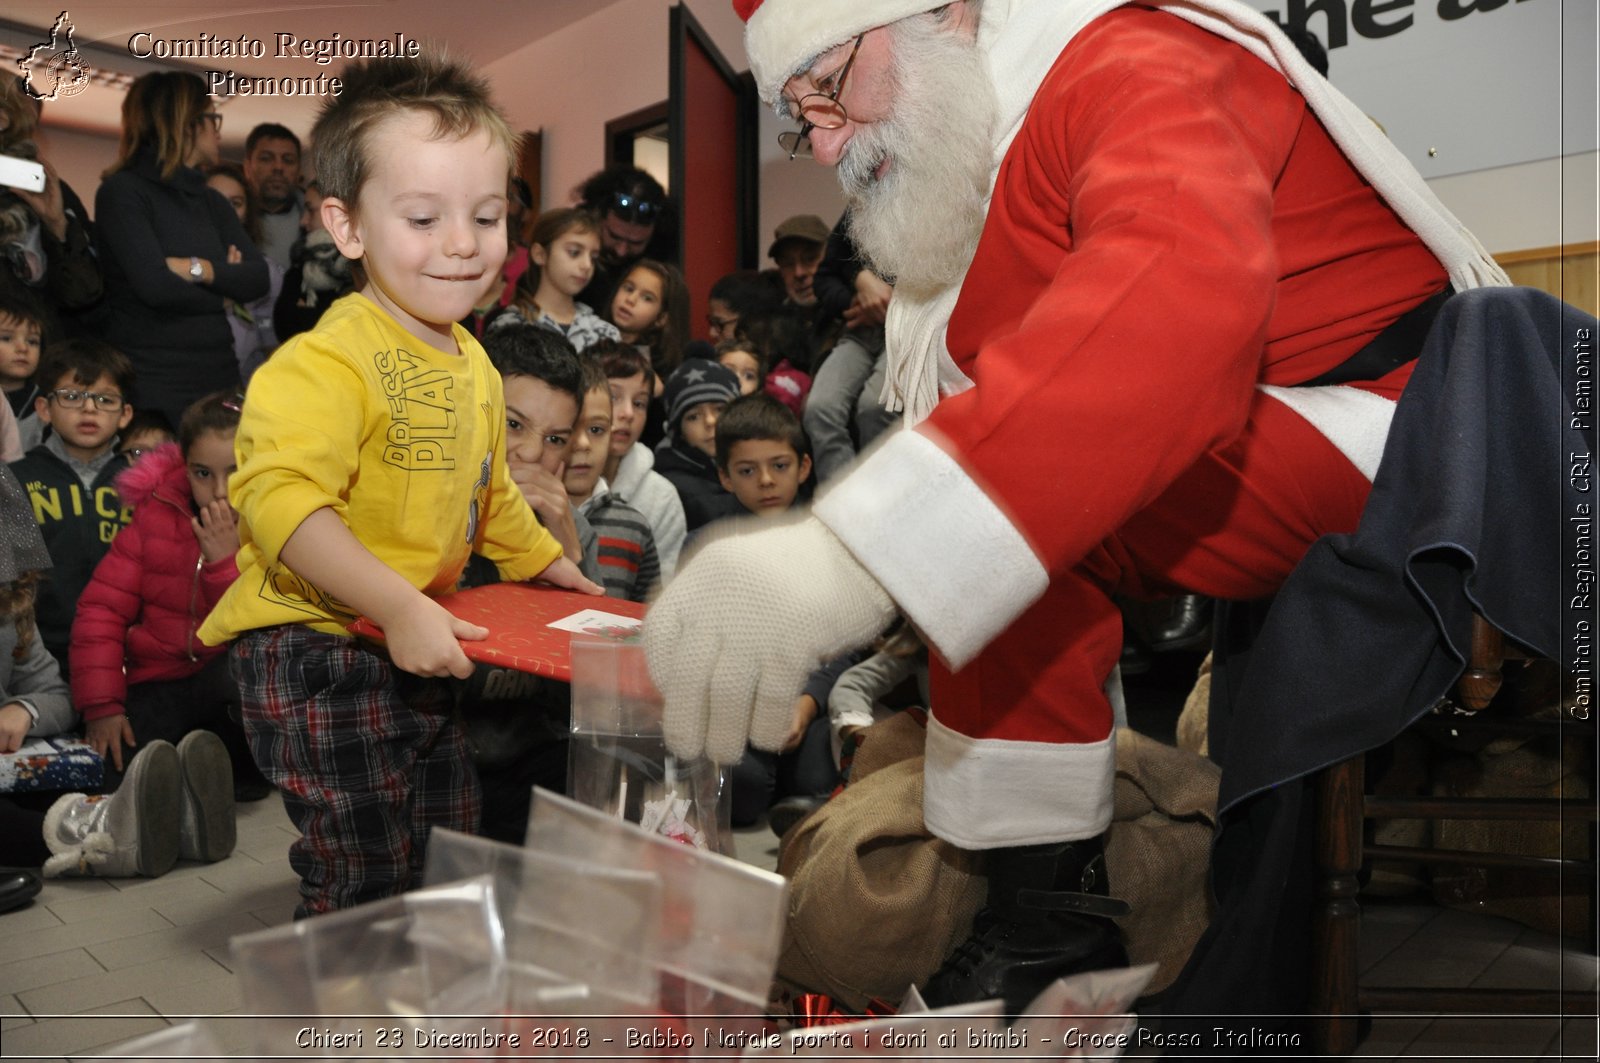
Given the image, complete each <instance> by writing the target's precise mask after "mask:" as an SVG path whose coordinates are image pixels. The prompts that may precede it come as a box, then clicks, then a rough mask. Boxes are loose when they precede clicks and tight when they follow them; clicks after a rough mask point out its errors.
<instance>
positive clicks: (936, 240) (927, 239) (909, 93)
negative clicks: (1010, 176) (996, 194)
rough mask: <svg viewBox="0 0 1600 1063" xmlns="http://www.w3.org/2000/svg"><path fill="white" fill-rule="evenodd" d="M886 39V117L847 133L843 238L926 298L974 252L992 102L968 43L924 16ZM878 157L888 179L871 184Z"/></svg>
mask: <svg viewBox="0 0 1600 1063" xmlns="http://www.w3.org/2000/svg"><path fill="white" fill-rule="evenodd" d="M891 32H892V33H893V35H894V36H893V38H892V41H893V48H894V61H895V66H894V71H895V101H894V107H893V117H892V118H886V119H883V120H881V121H877V122H873V123H871V124H870V125H864V126H862V127H860V128H859V129H858V130H857V131H856V132H855V134H854V136H852V137H851V139H850V143H849V145H848V146H847V147H846V149H845V153H844V157H843V158H842V159H840V161H839V183H840V185H842V186H843V188H844V192H845V195H846V197H848V199H849V202H850V235H851V237H852V238H853V239H854V240H855V243H856V246H857V248H858V249H859V250H860V251H861V253H862V254H863V255H864V256H865V257H866V259H867V261H868V262H869V263H870V264H871V266H872V269H873V271H874V272H875V273H878V274H879V275H880V276H883V277H884V278H885V279H887V280H890V281H891V282H892V283H893V284H894V285H895V287H896V289H897V290H898V291H901V292H903V293H905V294H907V295H913V296H918V297H926V296H929V295H931V294H933V293H935V292H938V291H940V290H942V289H944V288H947V287H949V286H950V285H952V284H955V283H957V282H958V281H959V280H960V279H961V278H962V276H963V275H964V273H965V272H966V269H967V265H968V264H969V263H970V262H971V261H972V254H973V252H974V251H975V250H976V249H977V246H978V237H979V235H980V234H981V233H982V231H983V220H984V215H985V213H986V208H987V201H988V196H989V178H990V173H991V170H992V164H991V158H992V154H993V150H994V149H993V144H992V140H991V138H992V136H993V128H994V125H995V123H996V121H997V113H998V110H999V104H998V102H997V100H996V97H995V91H994V86H993V85H992V84H991V83H990V81H989V76H988V73H987V72H986V70H985V69H984V65H983V61H982V59H981V58H980V57H979V54H978V50H977V46H976V44H975V42H973V41H972V40H971V39H969V38H965V37H961V36H958V35H956V34H954V33H951V32H950V31H949V30H948V29H947V28H946V27H944V26H943V25H942V24H941V23H940V22H939V21H938V20H937V19H936V18H935V17H933V16H929V15H914V16H912V17H910V18H906V19H902V20H901V21H899V22H897V23H895V24H894V25H893V27H892V30H891ZM885 159H888V160H890V162H889V169H888V172H887V173H885V174H884V175H883V177H882V178H877V177H874V176H873V175H874V172H875V171H876V169H877V167H878V166H879V164H880V163H882V162H883V161H884V160H885Z"/></svg>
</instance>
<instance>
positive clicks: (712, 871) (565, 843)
mask: <svg viewBox="0 0 1600 1063" xmlns="http://www.w3.org/2000/svg"><path fill="white" fill-rule="evenodd" d="M527 847H528V848H529V849H532V850H536V851H539V852H542V853H546V854H551V855H559V856H563V857H567V858H572V859H577V860H582V861H588V862H592V863H596V864H602V865H605V866H607V867H612V868H617V869H622V870H632V871H647V872H649V873H651V874H654V875H656V876H659V878H660V880H661V883H662V890H663V892H662V903H663V908H662V921H661V925H660V940H659V951H658V953H657V955H656V957H655V958H654V960H653V961H652V962H653V963H654V964H655V966H656V967H657V969H658V971H659V975H660V980H661V982H660V986H661V988H660V997H659V1000H660V1004H661V1009H660V1010H661V1011H662V1012H663V1013H665V1014H667V1015H671V1016H683V1017H696V1016H709V1015H717V1016H730V1017H732V1018H723V1019H721V1020H720V1025H719V1027H718V1032H724V1033H728V1034H730V1035H733V1036H731V1037H730V1038H729V1040H731V1041H737V1040H738V1035H740V1034H742V1033H745V1032H749V1031H751V1030H757V1029H765V1028H766V1023H765V1021H764V1019H763V1018H762V1016H763V1014H764V1012H765V1008H766V1001H767V996H768V991H769V989H770V988H771V985H772V977H773V972H774V971H775V970H776V968H777V962H778V947H779V945H780V943H781V939H782V936H783V920H784V915H785V912H786V910H787V893H788V885H787V883H785V882H784V880H783V878H782V877H781V876H778V875H775V874H773V873H772V872H770V871H763V870H761V869H760V868H755V867H751V866H750V865H748V864H742V863H740V862H738V861H737V860H733V859H730V858H728V857H725V856H720V855H718V854H716V853H712V852H709V851H706V850H702V849H695V848H691V847H689V846H685V845H679V844H676V843H675V842H672V841H668V840H667V839H666V838H663V837H661V836H660V835H659V834H651V833H647V832H645V831H643V830H641V829H640V828H638V827H636V826H633V825H632V824H628V823H624V822H622V821H620V820H618V819H617V818H616V817H615V816H612V815H608V814H606V813H604V812H601V811H598V810H596V809H594V808H590V807H588V806H585V805H582V804H580V803H578V802H576V801H573V800H570V799H567V798H564V797H561V796H559V795H556V794H552V793H549V792H548V791H544V790H537V789H536V790H535V791H534V798H533V806H532V809H531V811H530V813H529V817H528V840H527ZM745 1017H747V1018H745ZM734 1054H737V1050H735V1051H734Z"/></svg>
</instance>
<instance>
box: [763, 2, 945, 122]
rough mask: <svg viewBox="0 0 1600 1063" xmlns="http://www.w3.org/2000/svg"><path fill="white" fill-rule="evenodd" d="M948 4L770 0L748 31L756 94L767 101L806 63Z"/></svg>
mask: <svg viewBox="0 0 1600 1063" xmlns="http://www.w3.org/2000/svg"><path fill="white" fill-rule="evenodd" d="M947 2H948V0H876V2H874V3H860V2H853V0H766V2H765V3H763V4H762V5H761V6H760V7H758V8H756V12H755V14H753V15H751V16H750V21H749V22H747V23H745V27H744V50H745V54H746V55H748V56H749V57H750V73H751V74H752V75H753V76H754V77H755V79H756V90H757V91H758V92H760V93H761V98H762V99H763V100H765V101H766V102H768V103H771V102H773V101H774V100H776V99H777V98H778V94H779V93H780V92H782V91H783V85H784V82H786V81H788V80H789V79H790V78H791V77H793V76H794V75H795V74H796V73H798V72H799V70H800V67H801V65H802V64H804V63H806V62H808V61H810V60H811V59H814V58H815V57H817V56H819V55H821V54H822V53H823V52H825V51H827V50H828V49H829V48H833V47H836V46H838V45H840V44H843V43H844V42H845V41H848V40H849V39H850V38H852V37H854V36H856V35H857V34H858V33H865V32H866V31H867V30H870V29H873V28H875V27H877V26H887V25H888V24H889V23H891V22H898V21H900V20H901V19H903V18H905V17H906V16H907V15H918V14H921V13H922V12H924V11H932V10H933V9H934V8H936V7H940V6H942V5H943V4H944V3H947Z"/></svg>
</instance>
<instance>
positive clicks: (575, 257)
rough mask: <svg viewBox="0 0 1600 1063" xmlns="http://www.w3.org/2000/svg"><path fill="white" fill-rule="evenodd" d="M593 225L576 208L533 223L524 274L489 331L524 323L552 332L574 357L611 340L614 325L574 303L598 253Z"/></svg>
mask: <svg viewBox="0 0 1600 1063" xmlns="http://www.w3.org/2000/svg"><path fill="white" fill-rule="evenodd" d="M599 231H600V230H599V223H598V222H596V221H595V218H594V215H592V214H590V213H589V212H588V211H586V210H581V209H579V208H577V207H564V208H562V209H559V210H547V211H545V212H544V213H543V214H541V215H539V220H538V221H536V222H534V223H533V233H532V234H531V236H530V238H529V246H528V255H529V264H528V271H527V272H526V273H524V274H523V275H522V277H521V278H520V279H519V280H518V281H517V295H516V298H515V299H514V300H513V301H512V303H511V305H510V306H508V307H506V309H505V312H504V313H503V314H501V315H500V316H499V317H496V318H494V319H493V320H491V321H490V322H489V325H488V327H489V328H490V329H496V328H501V327H504V326H505V325H508V324H513V323H516V322H519V321H521V322H526V323H528V324H530V325H538V326H540V327H541V328H547V329H553V330H555V331H556V332H559V333H561V335H563V336H565V337H566V338H567V342H568V343H570V344H572V346H573V348H574V349H575V350H577V351H578V352H579V353H580V354H581V353H582V352H583V351H584V350H585V349H586V348H587V347H588V346H589V345H590V344H592V343H594V342H595V341H596V340H614V339H616V338H617V327H616V326H615V325H613V324H611V322H609V321H604V320H602V319H601V318H600V316H599V315H598V314H596V313H595V312H594V310H593V309H592V308H591V307H590V306H589V304H588V303H584V302H580V301H579V300H578V293H579V292H581V291H583V286H584V285H586V284H588V283H589V280H590V278H591V277H593V276H594V269H595V259H596V256H597V255H598V254H599V252H600V236H599Z"/></svg>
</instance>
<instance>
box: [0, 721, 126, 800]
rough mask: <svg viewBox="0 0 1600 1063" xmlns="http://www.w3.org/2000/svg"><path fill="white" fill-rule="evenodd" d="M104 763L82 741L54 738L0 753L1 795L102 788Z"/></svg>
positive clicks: (28, 743)
mask: <svg viewBox="0 0 1600 1063" xmlns="http://www.w3.org/2000/svg"><path fill="white" fill-rule="evenodd" d="M104 779H105V763H104V762H103V761H102V760H101V759H100V754H98V753H96V752H95V751H94V750H92V749H90V748H89V746H88V745H87V744H85V743H84V741H83V740H82V739H81V738H75V737H72V736H70V735H54V736H52V737H50V738H36V739H33V740H32V741H29V742H26V743H24V744H23V746H22V748H20V749H18V750H17V751H16V752H15V753H4V754H0V793H5V794H10V793H21V792H22V791H24V790H85V791H92V790H96V789H99V787H100V784H101V782H103V781H104Z"/></svg>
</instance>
